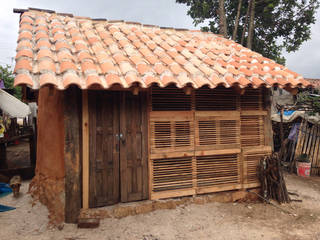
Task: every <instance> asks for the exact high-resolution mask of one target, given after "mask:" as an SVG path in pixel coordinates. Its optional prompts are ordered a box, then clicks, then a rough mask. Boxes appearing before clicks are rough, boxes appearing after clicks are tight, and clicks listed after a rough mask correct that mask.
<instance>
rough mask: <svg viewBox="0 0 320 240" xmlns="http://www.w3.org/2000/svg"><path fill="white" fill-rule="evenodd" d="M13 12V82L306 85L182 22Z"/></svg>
mask: <svg viewBox="0 0 320 240" xmlns="http://www.w3.org/2000/svg"><path fill="white" fill-rule="evenodd" d="M14 12H18V13H21V17H20V22H19V24H20V28H19V37H18V47H17V55H16V67H15V72H16V73H17V76H16V79H15V85H23V84H26V85H28V86H30V87H32V88H35V89H37V88H39V87H41V86H44V85H48V84H51V85H54V86H55V87H57V88H58V89H65V88H67V87H68V86H69V85H70V84H75V85H77V86H79V87H80V88H82V89H87V88H90V87H92V86H94V85H99V86H100V87H102V88H110V87H112V85H113V84H117V85H121V86H122V87H123V88H129V87H131V86H132V85H133V84H135V85H136V84H138V85H140V86H141V87H150V86H151V85H152V84H158V85H159V86H162V87H164V86H167V85H168V84H172V83H174V84H176V86H178V87H184V86H186V85H192V86H193V87H195V88H199V87H202V86H204V85H207V86H210V87H211V88H214V87H217V86H219V85H224V86H226V87H230V86H232V85H234V84H236V85H238V86H240V87H247V86H252V87H254V88H257V87H260V86H266V87H271V86H272V85H274V84H277V85H279V86H283V87H285V86H288V85H289V86H291V87H297V86H299V87H301V86H303V87H307V86H309V85H312V84H311V83H310V82H309V81H307V80H305V79H303V77H302V76H301V75H299V74H297V73H295V72H293V71H290V70H289V69H287V68H286V67H284V66H281V65H279V64H276V63H275V62H274V61H273V60H271V59H267V58H265V57H263V56H262V55H261V54H259V53H256V52H253V51H251V50H249V49H247V48H245V47H243V46H241V45H240V44H237V43H235V42H233V41H231V40H228V39H225V38H223V37H222V36H219V35H216V34H213V33H205V32H200V31H194V30H187V29H174V28H166V27H158V26H154V25H143V24H139V23H134V22H124V21H109V20H106V19H90V18H84V17H76V16H73V15H72V14H65V13H56V12H54V11H51V10H45V9H31V8H30V9H28V10H22V9H15V10H14Z"/></svg>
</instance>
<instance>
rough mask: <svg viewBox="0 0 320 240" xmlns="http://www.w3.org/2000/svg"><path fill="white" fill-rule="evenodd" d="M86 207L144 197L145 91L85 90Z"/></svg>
mask: <svg viewBox="0 0 320 240" xmlns="http://www.w3.org/2000/svg"><path fill="white" fill-rule="evenodd" d="M88 96H89V98H88V104H89V133H90V140H89V141H90V150H89V154H90V187H89V189H90V190H89V191H90V192H89V193H90V197H89V205H90V207H101V206H106V205H111V204H115V203H117V202H129V201H137V200H143V199H147V198H148V166H147V163H148V156H147V154H148V146H147V139H148V137H147V135H148V133H147V129H148V128H147V101H146V94H145V93H143V92H141V93H139V95H137V96H135V95H133V94H132V93H131V92H114V91H89V94H88Z"/></svg>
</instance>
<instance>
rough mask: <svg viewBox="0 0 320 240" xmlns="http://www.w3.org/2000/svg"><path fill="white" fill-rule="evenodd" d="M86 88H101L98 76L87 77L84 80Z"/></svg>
mask: <svg viewBox="0 0 320 240" xmlns="http://www.w3.org/2000/svg"><path fill="white" fill-rule="evenodd" d="M86 84H87V87H88V88H89V87H90V86H92V85H100V86H103V84H102V82H101V79H100V77H99V76H98V75H89V76H88V77H87V79H86Z"/></svg>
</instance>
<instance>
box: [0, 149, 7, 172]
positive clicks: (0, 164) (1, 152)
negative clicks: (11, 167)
mask: <svg viewBox="0 0 320 240" xmlns="http://www.w3.org/2000/svg"><path fill="white" fill-rule="evenodd" d="M7 168H8V164H7V149H6V145H5V144H4V143H0V169H7Z"/></svg>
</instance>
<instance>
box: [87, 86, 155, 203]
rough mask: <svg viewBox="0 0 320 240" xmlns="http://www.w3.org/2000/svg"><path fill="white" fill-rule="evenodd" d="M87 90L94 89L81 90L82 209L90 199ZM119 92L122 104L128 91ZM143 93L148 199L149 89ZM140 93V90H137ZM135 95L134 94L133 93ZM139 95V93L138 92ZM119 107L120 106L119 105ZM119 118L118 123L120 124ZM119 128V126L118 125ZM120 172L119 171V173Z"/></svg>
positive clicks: (147, 189)
mask: <svg viewBox="0 0 320 240" xmlns="http://www.w3.org/2000/svg"><path fill="white" fill-rule="evenodd" d="M88 91H95V90H82V129H81V130H82V179H81V180H82V208H83V209H89V199H90V151H89V147H90V129H89V105H88ZM104 91H111V90H104ZM119 92H120V98H121V102H120V104H123V101H122V98H123V96H125V94H124V92H129V91H119ZM141 92H142V93H143V94H145V95H146V96H145V104H144V106H143V107H144V108H145V112H144V114H145V116H144V121H143V122H144V124H145V125H146V126H145V129H146V133H145V134H144V137H143V139H144V140H143V141H144V142H145V144H144V145H145V148H146V149H143V150H144V151H145V154H146V156H145V157H146V164H147V165H146V173H147V179H146V180H145V182H146V184H147V186H146V199H149V196H150V192H149V189H150V186H149V182H150V176H149V166H148V164H149V161H148V159H149V127H150V126H149V114H148V113H149V108H148V106H149V94H147V93H148V92H149V91H148V90H146V91H141ZM139 93H140V92H139ZM139 93H138V94H139ZM134 95H135V94H134ZM139 95H140V94H139ZM120 107H121V106H120ZM121 115H122V112H120V119H121ZM121 124H122V123H121V120H120V125H121ZM120 128H121V126H120ZM121 145H122V144H121V141H120V148H121ZM119 164H120V171H121V168H122V167H121V165H123V164H121V155H120V161H119ZM120 174H121V173H120ZM120 186H121V180H120ZM121 191H122V187H121V188H120V202H121Z"/></svg>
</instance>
